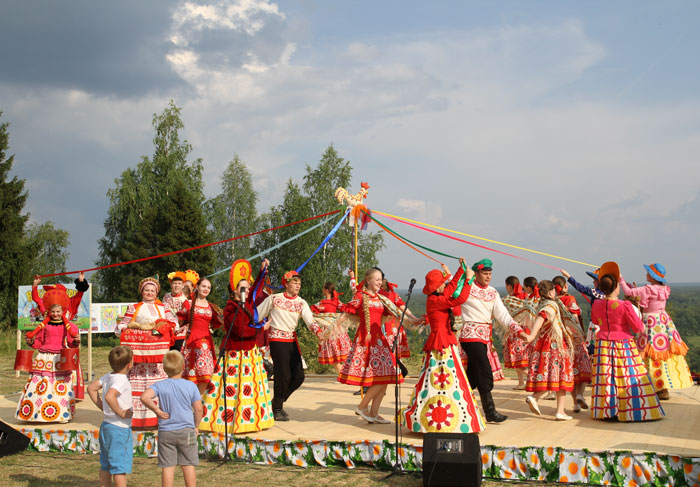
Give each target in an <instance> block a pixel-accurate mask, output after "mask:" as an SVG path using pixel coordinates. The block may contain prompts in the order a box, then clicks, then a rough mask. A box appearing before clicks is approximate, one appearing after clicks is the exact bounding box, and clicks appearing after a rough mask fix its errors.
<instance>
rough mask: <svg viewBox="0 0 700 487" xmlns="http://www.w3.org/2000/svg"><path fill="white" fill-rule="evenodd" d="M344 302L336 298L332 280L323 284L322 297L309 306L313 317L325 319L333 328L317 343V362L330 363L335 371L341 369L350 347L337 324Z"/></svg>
mask: <svg viewBox="0 0 700 487" xmlns="http://www.w3.org/2000/svg"><path fill="white" fill-rule="evenodd" d="M344 306H345V305H344V304H343V303H341V302H340V300H339V299H338V291H336V290H335V285H334V284H333V283H332V282H327V283H325V284H324V285H323V299H322V300H321V301H319V302H318V303H316V304H315V305H313V306H311V311H312V312H313V313H314V319H316V320H317V321H325V322H326V323H328V325H329V328H330V329H332V330H333V332H332V333H331V336H329V338H328V339H327V340H320V341H319V343H318V363H319V364H328V365H332V366H333V368H335V371H336V372H337V373H340V371H341V370H342V369H343V364H344V363H345V361H346V360H347V358H348V353H350V349H351V348H352V341H351V340H350V337H349V336H348V332H347V331H345V328H342V327H340V326H336V325H337V320H338V317H339V316H340V313H342V312H343V310H344Z"/></svg>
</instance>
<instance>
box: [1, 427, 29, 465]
mask: <svg viewBox="0 0 700 487" xmlns="http://www.w3.org/2000/svg"><path fill="white" fill-rule="evenodd" d="M28 445H29V438H28V437H26V436H24V435H23V434H22V433H20V432H19V431H17V430H16V429H14V428H12V427H11V426H10V425H8V424H5V423H3V422H2V421H0V457H4V456H6V455H12V454H14V453H19V452H21V451H24V450H26V449H27V446H28Z"/></svg>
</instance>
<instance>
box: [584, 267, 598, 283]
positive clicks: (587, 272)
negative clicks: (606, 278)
mask: <svg viewBox="0 0 700 487" xmlns="http://www.w3.org/2000/svg"><path fill="white" fill-rule="evenodd" d="M599 270H600V269H596V270H595V272H591V271H586V274H588V277H590V278H591V279H593V280H594V281H599V280H600V279H598V271H599Z"/></svg>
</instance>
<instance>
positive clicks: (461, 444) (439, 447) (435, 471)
mask: <svg viewBox="0 0 700 487" xmlns="http://www.w3.org/2000/svg"><path fill="white" fill-rule="evenodd" d="M423 485H424V486H430V487H443V486H444V487H448V486H468V487H479V486H480V485H481V448H480V447H479V436H478V435H477V434H475V433H426V434H425V435H424V436H423Z"/></svg>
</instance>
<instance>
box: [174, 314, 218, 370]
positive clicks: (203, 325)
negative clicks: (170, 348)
mask: <svg viewBox="0 0 700 487" xmlns="http://www.w3.org/2000/svg"><path fill="white" fill-rule="evenodd" d="M191 310H192V302H191V301H185V302H184V303H183V305H182V308H181V309H180V311H179V312H178V313H177V317H178V318H179V319H180V320H182V321H184V322H185V323H188V324H189V327H188V330H189V331H188V333H187V337H186V340H185V343H184V345H183V347H182V355H183V356H184V357H185V371H184V374H183V379H187V380H191V381H192V382H196V383H197V384H207V383H208V382H209V380H210V379H211V376H212V374H213V373H214V368H215V367H216V351H215V350H214V339H213V338H212V336H211V331H210V328H214V329H216V328H219V327H221V325H222V322H221V316H220V313H221V311H220V310H218V312H217V310H216V309H215V308H214V306H212V304H211V303H207V305H206V306H199V305H197V304H195V305H194V312H193V313H192V314H191V322H190V311H191Z"/></svg>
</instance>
